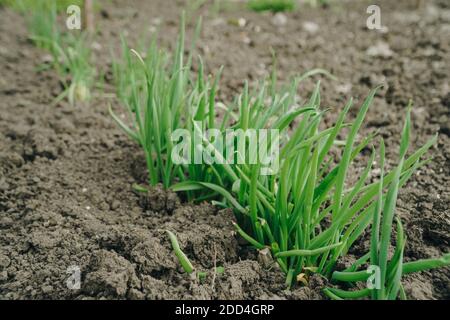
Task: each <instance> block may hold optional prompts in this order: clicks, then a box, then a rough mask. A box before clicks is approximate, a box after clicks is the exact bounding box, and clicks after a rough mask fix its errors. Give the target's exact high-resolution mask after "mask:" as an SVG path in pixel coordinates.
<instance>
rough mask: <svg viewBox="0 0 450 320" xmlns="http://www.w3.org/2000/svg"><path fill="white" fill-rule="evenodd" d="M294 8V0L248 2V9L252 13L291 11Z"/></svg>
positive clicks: (256, 0) (254, 0)
mask: <svg viewBox="0 0 450 320" xmlns="http://www.w3.org/2000/svg"><path fill="white" fill-rule="evenodd" d="M295 6H296V5H295V0H250V1H249V2H248V7H249V8H250V9H251V10H254V11H272V12H281V11H292V10H294V9H295Z"/></svg>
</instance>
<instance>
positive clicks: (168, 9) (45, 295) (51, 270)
mask: <svg viewBox="0 0 450 320" xmlns="http://www.w3.org/2000/svg"><path fill="white" fill-rule="evenodd" d="M378 2H379V5H380V7H381V8H382V14H383V16H382V17H383V24H384V25H386V26H387V27H388V31H387V32H385V33H380V32H371V31H368V30H367V29H366V28H365V21H366V8H367V6H368V5H369V4H370V3H369V2H368V1H356V0H355V1H342V3H340V4H336V5H335V6H332V7H328V8H316V9H313V8H308V7H305V8H302V9H301V10H299V11H298V12H293V13H286V14H285V17H286V21H284V23H283V24H280V21H277V19H274V16H273V15H272V14H270V13H264V14H257V13H253V12H249V11H247V10H244V9H243V7H242V6H240V5H239V4H236V5H235V6H230V7H227V8H224V9H223V11H222V12H220V14H219V15H217V13H216V12H214V10H212V8H211V6H210V5H206V6H204V7H202V8H200V10H199V12H196V13H195V14H200V13H201V14H202V15H203V16H204V26H203V31H202V34H201V37H200V40H199V42H198V51H199V52H200V53H201V54H202V55H203V57H204V60H205V64H206V67H207V69H208V70H210V71H212V72H214V71H216V70H217V69H218V68H219V66H220V65H222V64H223V65H224V66H225V71H224V75H223V80H222V84H221V87H220V89H221V90H220V99H222V100H223V101H229V100H231V98H230V97H231V96H232V95H233V94H235V93H236V92H238V91H239V90H240V88H241V86H242V83H243V80H244V79H250V80H251V81H253V80H256V79H259V78H260V77H262V76H263V75H265V74H267V73H268V72H270V67H271V61H272V55H271V48H273V49H274V50H275V51H276V52H277V56H278V67H279V74H278V76H279V78H280V80H281V81H284V80H286V79H287V78H288V77H289V76H290V75H292V74H295V73H303V72H305V71H307V70H309V69H312V68H316V67H320V68H324V69H327V70H329V71H330V72H332V73H333V74H335V75H336V76H337V77H338V80H337V81H331V80H328V79H323V81H322V83H323V88H322V100H323V107H328V106H329V107H331V108H332V110H334V111H335V112H330V113H329V115H328V116H327V118H326V122H327V124H332V123H333V121H334V119H335V114H336V113H337V111H338V110H341V108H342V107H343V105H344V103H345V101H346V99H347V98H348V97H349V96H354V97H355V98H356V100H357V102H360V101H361V100H362V99H363V98H364V97H365V95H366V94H367V93H368V92H369V90H370V89H371V88H372V87H374V86H375V85H376V84H378V83H379V82H385V83H386V84H387V86H386V87H385V88H384V89H383V90H382V91H381V92H380V93H379V94H378V95H377V96H376V98H375V101H374V104H373V106H372V108H371V109H370V111H369V113H368V118H367V121H366V124H365V127H364V130H363V131H362V135H364V134H367V133H369V132H372V131H374V130H379V132H380V134H381V135H382V136H383V137H384V138H385V139H386V145H387V151H388V157H389V159H391V161H392V162H390V165H393V164H394V163H395V159H396V156H397V155H398V154H397V149H398V138H399V135H400V130H401V126H402V122H403V117H404V114H405V106H406V104H407V102H408V100H409V99H411V98H412V99H414V104H415V107H414V109H413V114H412V120H413V135H412V139H413V143H412V144H413V146H414V148H417V147H418V146H420V145H421V144H423V143H424V142H425V141H426V140H427V139H428V138H430V137H431V136H432V135H433V134H434V133H435V132H439V139H438V144H437V145H436V147H434V148H433V149H432V150H431V151H430V153H429V154H430V156H432V157H433V159H432V161H431V162H430V163H429V164H428V165H427V166H426V167H424V168H422V169H421V170H420V172H418V173H417V174H416V175H415V176H414V177H413V178H412V179H411V181H410V182H409V183H408V184H407V186H406V187H405V188H404V189H403V190H402V191H401V192H400V196H399V201H398V214H399V216H400V217H401V219H402V221H403V222H404V225H405V230H406V234H407V237H408V244H407V248H406V252H405V255H406V257H405V259H406V260H407V261H409V260H414V259H419V258H429V257H437V256H439V255H441V254H443V253H446V252H448V250H449V242H450V232H449V231H450V183H449V182H450V175H449V173H450V138H449V135H450V122H449V116H450V112H449V111H450V93H449V91H450V90H449V83H448V81H449V69H448V68H449V59H450V54H449V50H450V48H449V40H448V39H450V37H449V33H450V7H449V6H448V3H447V2H445V1H428V2H427V3H426V4H425V6H424V7H423V8H420V9H417V8H416V7H415V6H414V5H413V2H411V1H407V0H402V1H395V2H394V1H378ZM183 3H184V2H183V1H162V0H156V1H153V0H152V1H144V0H139V1H133V3H132V5H130V4H128V3H126V2H124V1H117V0H113V1H111V2H110V4H109V5H108V6H107V7H105V8H102V10H101V12H99V14H98V25H99V30H100V32H99V34H98V39H97V40H96V41H97V42H98V44H99V45H97V46H96V49H95V50H97V51H98V52H96V54H95V59H96V61H95V63H96V65H98V66H99V69H100V70H101V71H102V72H103V73H104V74H105V81H106V89H105V90H106V91H108V90H109V92H112V90H113V89H112V85H111V83H110V80H111V78H110V74H111V70H110V69H111V68H110V66H111V58H110V54H109V52H110V51H109V50H110V47H117V46H118V45H119V40H118V39H119V34H120V33H121V32H125V36H126V37H127V38H128V40H129V41H130V42H131V43H137V42H138V40H139V37H149V36H150V34H151V33H153V32H154V30H156V29H158V28H159V29H160V30H162V31H163V32H160V35H159V38H160V41H161V44H162V45H163V46H166V47H168V48H172V47H173V43H174V39H175V36H176V32H177V25H178V16H179V13H180V10H181V8H182V4H183ZM239 18H243V19H245V21H246V23H245V25H244V26H239V25H236V24H235V23H231V22H232V21H234V20H236V19H239ZM278 20H279V19H278ZM143 26H144V27H143ZM188 29H189V32H190V33H192V29H193V25H189V28H188ZM45 55H46V53H45V52H43V51H41V50H39V49H37V48H36V47H34V46H33V44H32V43H31V42H30V40H29V39H28V37H27V30H26V26H25V22H24V19H23V18H22V17H20V16H19V15H18V14H17V13H15V12H12V11H11V10H9V9H6V8H0V70H2V72H1V74H0V299H91V298H94V299H99V298H111V299H144V298H147V299H193V298H204V299H323V298H324V297H323V296H322V294H321V291H320V290H321V288H322V287H323V286H324V285H326V280H325V279H322V278H320V277H313V278H312V279H311V281H310V284H309V287H301V286H296V287H294V288H292V289H291V290H286V289H285V287H284V277H283V274H282V273H281V272H280V271H279V270H277V269H276V268H269V269H267V268H265V267H264V266H263V265H261V264H260V263H258V261H257V255H256V253H255V251H254V250H252V249H251V248H249V247H247V246H246V245H245V243H243V242H241V241H240V240H239V239H237V238H236V236H235V234H234V232H233V228H232V226H231V221H232V220H233V216H232V213H230V212H229V211H227V210H218V209H217V208H214V207H213V206H212V205H210V204H207V203H202V204H199V205H193V204H188V203H185V202H183V201H182V200H180V199H179V198H178V196H177V195H176V194H174V193H171V192H166V191H163V190H162V189H161V188H154V189H152V190H151V192H149V194H148V195H146V196H142V195H137V194H135V193H134V192H133V191H132V188H131V186H132V184H134V183H145V161H144V159H143V155H142V153H141V152H140V150H139V148H138V147H137V146H136V145H134V144H133V143H132V142H131V141H129V140H128V138H127V137H126V136H125V135H124V134H123V133H122V132H121V131H120V130H119V129H118V128H117V127H116V125H115V124H114V123H113V121H112V120H111V119H110V117H109V116H108V112H107V105H108V103H113V105H114V106H116V107H117V106H118V102H117V101H116V100H114V99H113V100H111V99H110V98H108V97H106V96H105V95H104V94H103V93H102V92H99V93H98V94H96V96H95V98H94V99H93V101H91V103H90V104H89V105H86V106H77V107H70V106H69V105H68V104H67V103H66V102H61V103H59V104H58V105H57V106H56V107H55V106H51V103H52V101H53V99H54V98H55V97H56V96H57V95H58V94H59V93H60V92H61V85H60V81H59V80H58V76H57V75H56V74H55V73H54V72H53V71H51V70H41V71H39V70H38V66H39V65H40V64H41V63H42V61H44V60H45ZM315 80H317V79H315ZM313 85H314V82H313V81H309V82H306V83H305V84H304V85H303V86H302V88H301V89H302V90H301V93H300V94H301V95H302V96H303V95H304V96H305V97H306V96H307V95H308V94H309V93H310V92H311V89H312V88H313ZM353 111H354V112H356V111H357V110H353ZM363 166H364V157H363V158H362V159H358V161H356V163H355V165H354V167H355V168H354V169H355V173H356V172H358V170H361V168H363ZM166 229H169V230H172V231H173V232H175V233H176V234H177V236H178V239H179V241H180V244H181V247H182V248H183V250H184V251H185V252H186V254H187V255H188V256H189V258H190V259H191V260H192V263H193V264H194V265H195V266H196V267H197V268H199V269H201V270H204V271H207V272H208V276H207V278H206V279H205V281H204V282H202V283H198V282H196V281H192V280H191V279H190V278H189V277H188V276H187V275H185V274H183V273H182V271H181V269H180V266H179V264H178V263H177V261H176V258H175V256H174V255H173V253H172V251H171V248H170V243H169V240H168V238H167V236H166V234H165V232H164V230H166ZM367 248H368V237H367V235H366V236H364V237H363V238H362V239H361V241H360V242H358V243H357V245H356V246H355V248H354V249H353V250H352V251H351V256H352V255H353V256H355V257H359V256H360V255H361V254H363V253H364V252H366V250H367ZM350 258H351V257H350ZM342 264H345V261H343V262H342ZM70 266H78V267H79V268H80V270H81V288H80V289H79V290H71V289H68V287H67V283H66V282H67V279H68V277H69V276H70V274H68V273H67V270H68V268H69V267H70ZM215 266H224V267H225V272H224V273H223V274H221V275H216V276H214V273H213V270H214V267H215ZM448 274H449V270H448V268H445V269H440V270H434V271H427V272H422V273H420V274H415V275H411V276H408V277H405V279H404V285H405V288H406V291H407V294H408V295H409V297H410V298H412V299H448V298H450V281H449V275H448Z"/></svg>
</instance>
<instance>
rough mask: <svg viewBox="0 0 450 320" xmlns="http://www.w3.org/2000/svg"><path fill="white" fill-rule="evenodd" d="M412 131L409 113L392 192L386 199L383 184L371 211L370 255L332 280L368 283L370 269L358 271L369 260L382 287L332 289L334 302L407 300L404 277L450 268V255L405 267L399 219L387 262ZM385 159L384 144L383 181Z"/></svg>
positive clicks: (381, 158)
mask: <svg viewBox="0 0 450 320" xmlns="http://www.w3.org/2000/svg"><path fill="white" fill-rule="evenodd" d="M409 131H410V116H409V112H408V116H407V119H406V123H405V127H404V129H403V135H402V141H401V144H400V161H399V164H398V165H397V167H396V168H395V169H394V171H393V179H392V183H391V185H390V186H389V190H388V192H387V194H386V195H385V196H383V189H382V188H381V183H380V185H379V187H378V195H377V201H376V202H375V206H374V207H373V210H372V212H371V213H372V234H371V247H370V251H369V253H368V254H366V255H364V256H363V257H362V258H361V259H359V260H358V261H356V262H355V263H354V265H352V266H351V267H350V268H349V269H348V270H345V271H343V272H338V271H335V272H334V273H333V275H332V279H334V280H339V281H352V282H353V281H362V280H367V278H368V276H369V275H370V274H371V272H367V270H362V271H355V270H357V269H358V268H359V267H360V266H361V265H363V264H365V263H366V262H367V261H370V265H372V266H376V267H378V268H379V270H380V273H379V274H376V275H375V276H379V285H380V286H379V288H376V287H375V288H372V289H369V288H366V289H364V290H356V291H344V290H337V289H333V288H327V289H325V290H324V292H325V293H326V294H327V295H328V296H329V297H330V298H332V299H345V298H352V299H356V298H363V297H369V296H370V297H371V298H372V299H376V300H386V299H389V300H395V299H397V298H398V297H400V298H402V299H405V298H406V295H405V292H404V290H403V286H402V284H401V278H402V275H403V274H406V273H410V272H416V271H422V270H427V269H431V268H436V267H443V266H448V265H450V254H447V255H445V256H444V257H443V258H440V259H429V260H420V261H415V262H411V263H406V264H405V263H404V262H403V252H404V249H405V244H406V237H405V235H404V232H403V227H402V224H401V222H400V219H398V218H397V219H396V222H397V239H396V246H395V251H394V255H393V256H392V258H391V259H388V253H389V248H390V246H391V232H392V223H393V219H394V213H395V206H396V201H397V194H398V190H399V188H400V186H401V185H402V184H403V181H402V180H405V178H406V179H407V178H408V177H409V176H410V175H411V173H412V171H410V172H408V173H407V175H406V176H403V177H402V171H404V168H405V166H406V165H408V163H407V161H405V156H406V152H407V149H408V145H409ZM384 158H385V154H384V144H383V142H382V143H381V149H380V167H381V181H382V180H383V170H384ZM420 165H421V163H420V162H417V161H416V163H415V164H414V165H413V168H415V167H419V166H420ZM376 283H377V281H375V285H376Z"/></svg>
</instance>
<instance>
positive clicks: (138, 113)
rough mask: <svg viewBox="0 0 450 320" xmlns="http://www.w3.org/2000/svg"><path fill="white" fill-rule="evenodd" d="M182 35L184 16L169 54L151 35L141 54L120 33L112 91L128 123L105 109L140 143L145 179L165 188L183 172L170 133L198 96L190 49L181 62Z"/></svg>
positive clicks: (184, 124)
mask: <svg viewBox="0 0 450 320" xmlns="http://www.w3.org/2000/svg"><path fill="white" fill-rule="evenodd" d="M183 21H184V18H183ZM199 25H200V23H199ZM198 28H199V27H198ZM184 37H185V32H184V22H183V23H182V27H181V30H180V35H179V39H178V45H177V49H176V51H175V54H174V56H173V58H172V60H171V59H170V57H169V55H168V54H167V53H166V52H164V51H160V50H159V49H158V48H157V46H156V42H155V41H153V42H152V45H151V47H150V49H149V52H148V54H147V57H146V58H143V57H142V56H141V55H140V54H139V53H138V52H137V51H136V50H133V49H132V50H130V49H129V48H128V46H127V44H126V43H125V41H124V40H123V39H122V44H123V48H124V50H123V54H124V60H125V63H124V64H121V63H117V62H116V63H114V75H115V79H116V86H117V95H118V97H119V99H121V100H122V102H123V103H124V104H125V106H126V109H127V111H128V114H129V116H130V118H131V121H132V125H131V126H128V125H127V124H126V122H125V121H122V120H121V119H120V118H119V117H118V116H117V115H116V114H115V113H114V112H113V111H112V109H111V108H110V113H111V115H112V117H113V118H114V120H115V121H116V122H117V123H118V124H119V125H120V127H121V128H122V129H123V130H124V131H125V132H126V133H127V134H128V135H129V136H130V137H131V138H132V139H133V140H134V141H136V142H137V143H139V144H140V145H141V146H142V148H143V149H144V152H145V157H146V162H147V169H148V180H149V183H150V185H156V184H157V183H159V182H162V183H163V185H164V187H165V188H168V187H170V185H171V184H172V182H173V181H174V179H175V178H177V179H180V180H184V177H185V173H184V171H183V168H181V166H180V165H178V164H175V163H173V161H172V158H171V157H170V155H171V152H172V149H173V142H172V139H171V135H172V133H173V132H174V131H175V130H176V129H180V128H186V127H187V126H189V124H188V123H189V121H188V120H187V119H189V114H190V113H191V112H192V110H191V109H192V108H194V107H195V106H198V105H199V104H200V103H202V102H201V101H203V98H200V97H198V96H197V95H196V94H195V90H194V89H193V85H192V82H191V79H190V72H189V69H190V66H191V61H192V56H191V55H190V56H189V58H188V60H187V62H186V63H185V58H184V48H185V47H184V41H185V40H184Z"/></svg>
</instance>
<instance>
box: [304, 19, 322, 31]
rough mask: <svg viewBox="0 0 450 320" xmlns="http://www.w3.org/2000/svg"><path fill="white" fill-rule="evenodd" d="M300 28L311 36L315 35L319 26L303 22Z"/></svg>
mask: <svg viewBox="0 0 450 320" xmlns="http://www.w3.org/2000/svg"><path fill="white" fill-rule="evenodd" d="M302 27H303V29H304V30H305V31H306V32H308V33H311V34H314V33H317V31H319V25H318V24H317V23H315V22H311V21H306V22H304V23H303V25H302Z"/></svg>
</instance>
